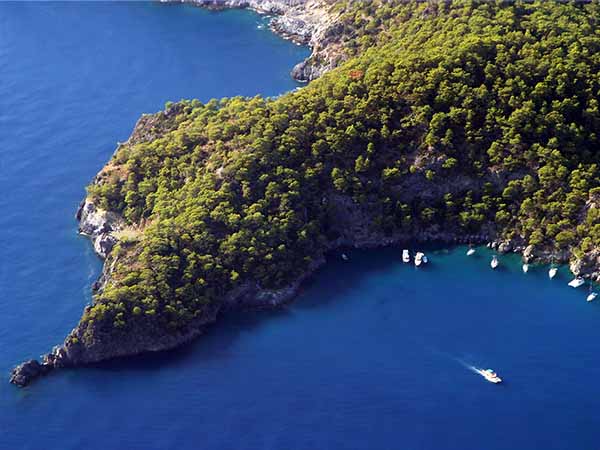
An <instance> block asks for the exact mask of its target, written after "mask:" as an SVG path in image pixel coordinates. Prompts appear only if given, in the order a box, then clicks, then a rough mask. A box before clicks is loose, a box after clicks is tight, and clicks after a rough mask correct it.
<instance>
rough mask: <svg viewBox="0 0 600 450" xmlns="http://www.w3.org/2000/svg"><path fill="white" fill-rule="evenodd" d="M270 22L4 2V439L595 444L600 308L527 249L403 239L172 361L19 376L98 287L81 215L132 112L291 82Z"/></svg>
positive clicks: (119, 443)
mask: <svg viewBox="0 0 600 450" xmlns="http://www.w3.org/2000/svg"><path fill="white" fill-rule="evenodd" d="M262 25H264V19H262V18H260V17H258V16H257V15H255V14H252V13H249V12H244V11H228V12H224V13H210V12H206V11H203V10H200V9H195V8H192V7H187V6H162V5H158V4H154V3H57V2H52V3H0V192H1V195H0V372H1V373H3V374H4V381H3V382H0V448H2V449H11V450H12V449H22V448H23V449H36V450H37V449H57V450H67V449H82V448H85V449H144V450H147V449H162V448H169V449H171V448H173V449H196V448H202V449H211V450H212V449H273V450H285V449H298V450H304V449H311V448H312V449H327V450H333V449H367V448H370V449H406V450H410V449H435V450H440V449H461V450H469V449H473V450H483V449H516V450H520V449H524V450H526V449H537V448H540V449H545V450H547V449H565V450H566V449H592V448H599V445H600V426H599V425H600V423H599V420H598V419H599V415H600V413H599V411H600V386H599V384H598V380H600V358H599V355H600V352H599V342H600V340H599V337H600V326H599V325H600V302H599V303H598V304H587V303H586V302H585V292H583V291H579V292H578V291H575V290H571V289H569V288H567V287H566V286H565V284H566V281H567V274H566V273H564V274H562V278H561V279H557V280H554V281H552V282H551V281H549V280H548V278H547V275H546V270H545V269H544V268H533V269H532V270H531V272H530V273H529V274H527V275H523V274H522V273H521V272H520V268H519V264H518V261H517V260H516V258H513V259H511V258H504V259H503V260H502V270H499V271H497V272H492V271H491V270H490V269H489V265H488V263H489V255H487V254H485V252H484V251H480V252H479V253H478V256H476V257H472V258H467V257H466V256H465V255H464V250H465V249H455V250H453V251H450V252H444V251H437V252H433V251H432V252H431V253H430V256H431V259H432V263H431V265H430V266H429V267H427V268H426V269H425V270H415V269H414V268H413V267H412V266H409V265H402V264H401V263H400V262H399V253H398V251H397V250H396V251H392V250H385V251H373V252H351V253H350V257H351V259H350V261H348V262H343V261H341V260H340V259H339V257H336V256H335V255H334V256H333V257H332V261H331V263H330V264H329V265H328V266H326V267H325V268H324V269H323V270H321V271H320V272H319V273H318V274H317V276H316V277H315V278H314V279H313V280H311V282H310V283H309V284H308V285H307V286H306V287H305V288H304V290H303V293H302V294H301V295H300V297H299V298H298V300H297V301H296V302H295V303H294V304H293V305H291V306H290V307H289V308H287V309H286V310H283V311H279V312H272V313H264V312H263V313H249V314H240V315H233V316H230V317H227V318H226V319H225V320H224V321H223V322H222V323H221V324H220V325H219V326H217V327H215V328H213V330H212V331H211V332H210V333H209V334H208V335H207V336H205V337H204V338H203V339H201V340H199V341H197V342H195V343H194V344H192V345H189V346H186V347H184V348H182V349H180V350H177V351H175V352H172V353H169V354H164V355H159V356H156V355H155V356H149V357H142V358H135V359H133V360H131V361H127V362H126V361H119V362H113V363H108V364H103V365H100V366H98V367H94V368H89V369H84V370H73V371H63V372H59V373H56V374H54V375H52V376H50V377H48V378H46V379H44V380H42V381H40V382H39V383H36V384H34V385H33V386H31V387H29V388H27V389H24V390H19V389H16V388H14V387H13V386H11V385H9V384H8V383H7V378H8V372H9V370H10V368H11V367H12V366H13V365H14V364H15V363H17V362H20V361H21V360H23V359H24V358H27V357H35V356H37V355H39V354H41V353H43V352H46V351H47V350H49V349H50V347H51V346H52V345H53V344H56V343H58V342H60V341H62V339H63V338H64V336H65V335H66V333H67V332H68V330H69V329H70V328H71V327H73V326H74V325H75V323H76V321H77V319H78V318H79V316H80V314H81V311H82V309H83V306H84V305H85V303H86V302H88V301H89V298H90V296H89V288H90V284H91V282H92V281H93V280H94V279H95V278H96V276H97V275H98V271H99V269H100V261H99V260H98V259H97V258H96V256H95V255H94V254H93V252H92V250H91V247H90V245H89V243H88V241H87V240H85V239H84V238H81V237H79V236H77V234H76V223H75V221H74V218H73V215H74V212H75V209H76V207H77V204H78V202H79V200H80V199H81V198H82V197H83V195H84V190H83V187H84V186H85V185H86V184H87V183H88V181H89V180H90V179H91V178H92V177H93V175H95V173H96V172H97V171H98V170H99V169H100V168H101V167H102V165H103V164H104V162H105V161H106V160H107V159H108V158H109V157H110V155H111V153H112V151H113V149H114V147H115V143H116V141H119V140H120V141H124V140H126V139H127V136H128V135H129V133H130V131H131V128H132V126H133V124H134V123H135V121H136V120H137V118H138V117H139V115H140V114H141V113H143V112H153V111H156V110H158V109H161V108H162V107H163V105H164V103H165V102H166V101H168V100H177V99H179V98H192V97H197V98H200V99H201V100H208V99H209V98H211V97H220V96H231V95H237V94H243V95H254V94H256V93H261V94H263V95H277V94H279V93H282V92H284V91H287V90H290V89H293V88H295V87H296V84H295V83H294V82H293V81H292V80H291V79H290V78H289V76H288V72H289V70H290V68H291V67H292V66H293V64H294V63H296V62H298V61H300V60H301V59H302V58H303V57H305V56H306V55H307V54H308V51H307V49H305V48H301V47H297V46H295V45H293V44H291V43H289V42H285V41H283V40H281V39H279V38H278V37H276V36H274V35H272V34H271V33H270V32H268V31H267V30H266V29H264V28H263V27H262ZM261 28H262V29H261ZM472 366H475V367H488V366H489V367H492V368H494V369H496V370H498V371H499V373H500V375H501V376H503V377H504V378H505V380H506V382H505V384H504V385H501V386H494V385H491V384H489V383H486V382H485V380H484V379H483V378H482V377H480V376H479V375H478V374H476V373H475V372H473V370H471V367H472Z"/></svg>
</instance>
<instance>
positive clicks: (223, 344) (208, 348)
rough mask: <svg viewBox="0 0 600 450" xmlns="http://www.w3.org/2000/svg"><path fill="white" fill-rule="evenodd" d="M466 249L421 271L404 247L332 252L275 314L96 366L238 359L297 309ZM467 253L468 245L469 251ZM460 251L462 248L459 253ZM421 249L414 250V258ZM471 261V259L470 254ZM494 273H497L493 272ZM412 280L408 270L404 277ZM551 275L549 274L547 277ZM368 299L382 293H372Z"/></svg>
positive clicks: (509, 266)
mask: <svg viewBox="0 0 600 450" xmlns="http://www.w3.org/2000/svg"><path fill="white" fill-rule="evenodd" d="M463 247H464V246H446V247H443V246H442V245H441V244H437V245H424V246H421V247H419V248H418V250H423V251H425V252H426V253H427V254H428V255H430V256H431V257H430V258H429V263H428V264H427V265H426V266H424V267H421V268H415V267H414V265H413V263H412V260H411V263H410V264H405V263H403V262H402V260H401V254H402V247H398V246H392V247H386V248H382V249H376V250H372V249H371V250H356V249H345V250H338V251H335V252H332V253H330V254H328V255H327V262H326V264H325V265H324V266H323V267H321V268H320V269H319V270H317V271H316V273H315V274H314V275H313V276H311V277H310V278H309V279H308V280H307V281H305V282H304V283H303V285H302V287H301V289H300V291H299V293H298V295H297V296H296V298H294V300H293V302H292V303H291V304H290V305H287V306H283V307H281V308H278V309H275V310H262V311H261V310H251V311H239V312H229V313H226V314H223V315H221V316H220V317H219V318H218V319H217V321H216V322H215V323H214V324H212V325H211V326H209V327H207V330H206V332H205V333H204V334H203V335H201V336H199V337H198V338H196V339H194V340H192V341H191V342H189V343H187V344H184V345H182V346H180V347H177V348H175V349H172V350H166V351H162V352H157V353H150V354H143V355H137V356H133V357H125V358H119V359H115V360H111V361H107V362H102V363H97V364H93V365H91V366H90V367H91V368H93V369H96V370H100V371H107V372H124V371H155V370H158V369H161V368H165V367H177V366H179V365H183V364H187V363H189V362H190V360H191V359H192V358H194V360H195V361H201V362H202V363H206V364H209V363H210V362H211V361H216V360H222V359H227V358H230V357H232V355H233V353H232V349H233V348H234V347H235V345H236V343H237V342H238V340H239V339H240V338H241V337H242V335H245V334H249V333H252V332H254V331H256V330H258V329H259V328H261V327H263V326H265V325H267V324H268V323H269V322H271V321H276V320H294V314H295V311H301V310H311V309H315V310H316V309H317V308H326V307H328V306H331V305H334V304H335V303H337V302H340V301H343V300H345V299H346V297H347V294H348V293H349V292H352V291H354V292H358V291H360V290H361V288H362V287H364V286H365V285H366V283H367V280H369V279H371V280H372V279H373V277H377V276H378V275H384V276H385V275H389V274H390V273H393V272H394V271H396V270H398V271H399V273H400V270H404V271H406V270H414V271H415V276H416V275H417V274H418V273H419V272H430V273H433V272H440V273H441V272H442V271H444V270H446V269H447V264H445V263H444V262H443V260H442V261H440V262H439V263H438V262H437V261H436V255H438V256H440V257H442V259H443V258H445V257H446V256H448V255H450V254H451V253H453V252H455V251H457V250H458V251H461V252H462V251H463ZM464 248H465V249H466V247H464ZM459 249H460V250H459ZM416 250H417V249H415V248H412V247H411V248H410V251H411V255H414V253H415V251H416ZM343 253H344V254H346V255H347V256H348V260H343V259H342V254H343ZM492 254H493V252H491V251H488V250H487V249H485V248H478V251H477V253H476V254H475V255H473V256H471V257H470V258H473V259H477V260H481V261H482V262H483V261H486V264H489V263H488V262H487V260H488V259H489V258H490V257H491V255H492ZM465 257H466V256H465ZM517 258H518V256H515V255H505V256H502V257H501V264H500V266H499V267H498V268H497V269H496V270H495V271H496V272H498V273H502V274H503V275H509V274H510V273H511V272H513V271H514V267H513V266H515V265H518V264H517ZM490 270H491V269H490ZM545 273H546V271H545V269H544V268H543V267H541V266H540V267H532V270H531V273H529V274H527V276H534V277H538V276H539V277H543V276H545ZM403 276H406V272H404V275H403ZM546 276H547V275H546ZM417 294H418V292H417V288H415V287H414V285H411V286H408V285H406V283H400V284H399V285H398V287H397V288H395V291H394V296H390V295H387V294H386V295H383V296H381V297H375V298H373V297H371V302H372V305H373V307H375V308H381V307H383V306H385V305H386V304H387V303H389V302H392V301H396V300H397V299H398V297H405V298H416V297H417ZM365 295H366V296H372V295H378V294H376V293H375V294H373V293H371V292H368V293H365ZM381 314H382V319H386V317H387V315H388V314H390V312H389V311H387V309H382V312H381Z"/></svg>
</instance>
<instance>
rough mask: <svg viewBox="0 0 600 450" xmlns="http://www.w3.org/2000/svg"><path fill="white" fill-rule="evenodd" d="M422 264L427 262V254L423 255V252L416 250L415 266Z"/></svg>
mask: <svg viewBox="0 0 600 450" xmlns="http://www.w3.org/2000/svg"><path fill="white" fill-rule="evenodd" d="M422 264H427V256H425V253H422V252H417V254H416V255H415V266H417V267H419V266H421V265H422Z"/></svg>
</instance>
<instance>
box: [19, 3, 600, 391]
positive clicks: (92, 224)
mask: <svg viewBox="0 0 600 450" xmlns="http://www.w3.org/2000/svg"><path fill="white" fill-rule="evenodd" d="M182 1H183V2H186V3H193V4H196V5H198V6H202V7H208V8H252V9H255V10H257V11H259V12H261V13H265V14H274V15H276V17H275V18H274V19H273V20H272V23H271V26H272V28H273V29H274V30H275V31H276V32H278V33H279V34H281V35H283V36H284V37H287V38H289V39H294V40H296V41H297V42H300V43H303V44H308V45H310V46H311V48H312V49H313V55H312V56H311V57H310V58H309V59H308V60H306V61H304V62H302V63H300V64H299V65H297V66H296V67H295V68H294V76H295V78H296V79H298V80H301V81H309V80H312V79H314V78H318V77H319V76H320V75H321V74H322V73H324V72H325V71H327V70H329V69H331V68H333V67H335V66H336V65H337V64H339V62H340V61H341V60H343V54H342V53H340V52H339V50H340V49H339V47H336V45H337V41H336V39H335V36H336V33H337V31H336V28H335V17H334V16H332V15H330V13H329V12H328V9H327V7H326V6H327V4H326V3H325V2H323V1H314V0H271V1H260V0H167V2H169V3H174V2H177V3H179V2H182ZM317 61H318V62H317ZM177 108H178V105H174V106H173V107H171V108H169V109H168V110H167V111H165V112H161V113H157V114H154V115H146V116H143V117H142V118H141V119H140V120H139V121H138V123H137V124H136V126H135V128H134V130H133V133H132V135H131V137H130V139H129V142H130V143H137V142H144V141H150V140H154V139H156V138H157V137H158V136H160V135H161V134H163V133H165V132H166V131H168V129H166V128H168V126H169V123H170V121H171V119H174V118H175V117H176V116H177V111H178V109H177ZM109 164H110V163H109ZM419 168H420V169H419V170H424V169H425V167H421V165H420V164H419ZM419 176H420V175H418V174H417V175H415V177H414V178H410V179H407V180H406V183H405V184H406V186H404V187H406V188H407V189H404V190H403V192H406V195H413V193H415V192H417V191H418V190H419V188H420V186H419V184H418V181H417V182H415V180H418V177H419ZM101 180H102V171H101V172H100V173H99V174H98V176H97V177H96V180H95V182H96V183H100V182H101ZM454 181H466V182H469V181H472V180H470V179H468V178H467V179H463V180H454ZM450 184H452V183H450ZM454 186H455V189H459V188H460V186H461V184H460V183H455V184H454ZM421 194H422V193H421ZM414 195H416V193H415V194H414ZM325 200H327V201H328V202H330V203H331V204H332V205H334V207H335V208H334V209H335V213H334V214H335V216H336V217H335V220H334V221H333V222H334V223H337V224H339V225H338V226H339V229H337V230H336V231H337V237H336V238H335V239H333V240H332V241H331V242H329V244H328V245H326V246H325V248H323V250H322V252H321V253H320V254H319V255H316V257H315V258H314V260H313V263H312V264H311V265H310V266H309V267H308V269H307V270H306V271H305V272H304V273H303V274H302V275H301V276H300V277H298V278H297V279H296V280H294V281H293V282H292V283H290V284H289V285H287V286H285V287H284V288H282V289H278V290H266V289H263V288H262V287H261V286H260V285H258V284H257V283H256V282H253V281H252V280H249V281H246V282H245V283H243V284H241V285H240V286H238V287H237V288H235V289H234V290H232V291H231V292H229V293H228V294H227V295H226V296H225V298H223V301H222V302H221V303H220V304H219V305H218V306H213V307H212V308H211V309H210V310H207V311H205V312H204V313H203V314H202V316H201V317H199V318H197V319H195V320H194V321H192V323H191V324H190V325H189V326H188V327H187V328H186V329H185V330H183V331H180V332H178V333H172V334H164V333H162V334H161V333H154V332H153V331H154V330H151V329H147V328H144V327H142V326H138V325H137V324H136V323H135V322H134V323H133V324H132V329H130V330H129V332H128V333H126V334H121V335H119V336H118V339H116V338H115V336H113V335H109V334H104V335H102V331H101V330H100V331H99V332H98V333H99V337H96V339H94V340H93V341H92V342H87V343H86V344H85V345H84V344H83V342H84V341H85V339H83V336H84V335H85V334H86V331H87V330H86V329H85V328H84V327H83V325H82V324H81V323H80V324H79V325H78V326H77V327H75V328H74V329H73V330H72V331H71V333H69V335H68V336H67V338H66V339H65V341H64V343H63V344H62V345H60V346H57V347H54V349H53V350H52V351H51V352H50V353H48V354H46V355H44V356H43V357H42V360H41V362H39V361H37V360H29V361H26V362H24V363H22V364H20V365H19V366H17V367H16V368H15V369H14V370H13V372H12V375H11V379H10V381H11V382H12V383H13V384H16V385H18V386H25V385H27V384H29V383H30V382H31V381H33V380H34V379H36V378H37V377H39V376H42V375H45V374H48V373H50V372H51V371H53V370H54V369H57V368H63V367H73V366H80V365H85V364H90V363H95V362H98V361H102V360H108V359H112V358H116V357H123V356H130V355H136V354H140V353H144V352H156V351H164V350H169V349H172V348H174V347H177V346H179V345H181V344H184V343H186V342H188V341H190V340H192V339H194V338H195V337H197V336H199V335H200V334H202V333H203V332H204V331H205V330H206V329H207V327H208V326H210V325H211V324H212V323H214V322H215V321H216V320H217V318H218V315H219V314H220V313H222V312H224V311H227V310H234V309H242V308H277V307H281V306H282V305H284V304H286V303H287V302H289V301H291V300H292V299H293V298H294V296H295V295H296V294H297V293H298V291H299V289H300V287H301V285H302V282H303V281H304V280H305V279H306V278H308V277H310V276H311V275H312V274H313V273H314V271H315V270H317V269H318V268H319V267H321V266H322V265H323V264H324V263H325V255H326V253H327V252H332V251H336V250H338V249H340V248H341V247H353V248H375V247H384V246H390V245H397V244H401V243H411V245H413V246H414V244H415V243H417V242H418V243H427V242H434V241H435V242H438V243H440V244H445V245H456V244H488V245H489V246H490V247H491V248H493V249H494V250H497V251H498V252H500V253H507V252H514V253H518V254H521V255H522V256H523V260H524V261H526V262H539V263H547V262H556V263H567V262H569V263H570V269H571V271H572V272H573V273H574V274H575V275H582V276H585V277H586V278H592V279H595V280H597V281H600V249H593V250H592V251H590V252H588V254H586V255H584V256H583V257H581V258H576V257H574V256H573V255H571V254H569V253H567V252H565V253H561V254H558V255H557V254H553V253H552V251H551V250H544V249H534V248H533V247H531V246H526V245H525V243H524V242H522V240H520V238H518V237H517V238H515V239H513V240H511V241H506V240H501V239H499V236H498V233H497V230H496V229H495V228H494V227H493V225H492V224H491V223H490V224H487V226H484V227H482V231H481V233H479V234H477V235H470V236H467V235H463V234H461V233H460V232H459V231H456V230H444V229H440V228H436V229H428V230H415V231H413V232H412V233H406V232H404V233H397V234H394V235H391V236H388V235H385V234H384V233H382V232H381V231H379V230H378V228H377V227H376V226H374V225H373V223H372V220H371V216H372V215H371V214H370V211H368V210H367V208H362V207H360V206H358V205H356V204H355V203H353V202H352V199H351V198H349V197H345V196H341V195H335V194H332V193H328V194H327V195H326V198H325ZM594 207H596V206H594ZM77 220H78V221H79V231H80V233H82V234H84V235H86V236H88V237H89V238H90V240H91V242H92V244H93V247H94V250H95V251H96V253H97V254H98V255H99V256H100V257H101V258H103V259H104V260H105V263H104V267H103V271H102V274H101V276H100V278H99V280H98V281H97V282H96V283H95V284H94V290H95V291H97V292H98V291H101V290H102V289H103V288H104V286H105V285H106V283H107V282H108V281H109V280H110V276H111V271H112V268H113V267H114V264H115V262H116V257H114V255H113V252H112V250H113V248H114V247H115V245H117V243H118V241H119V233H120V232H122V231H124V229H125V228H126V226H125V221H124V220H123V219H122V218H121V217H120V216H119V215H118V214H115V213H114V212H110V211H105V210H103V209H101V208H99V207H98V205H96V204H94V203H93V202H92V201H90V199H87V198H86V199H85V200H84V201H83V202H82V203H81V205H80V207H79V209H78V212H77ZM89 308H90V307H89V306H88V307H87V308H86V310H89ZM106 336H109V337H106ZM102 337H104V339H102Z"/></svg>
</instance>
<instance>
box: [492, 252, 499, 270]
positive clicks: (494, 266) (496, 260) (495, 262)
mask: <svg viewBox="0 0 600 450" xmlns="http://www.w3.org/2000/svg"><path fill="white" fill-rule="evenodd" d="M499 264H500V262H499V261H498V257H497V256H496V255H494V256H493V257H492V262H490V267H491V268H492V269H495V268H496V267H498V265H499Z"/></svg>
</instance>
